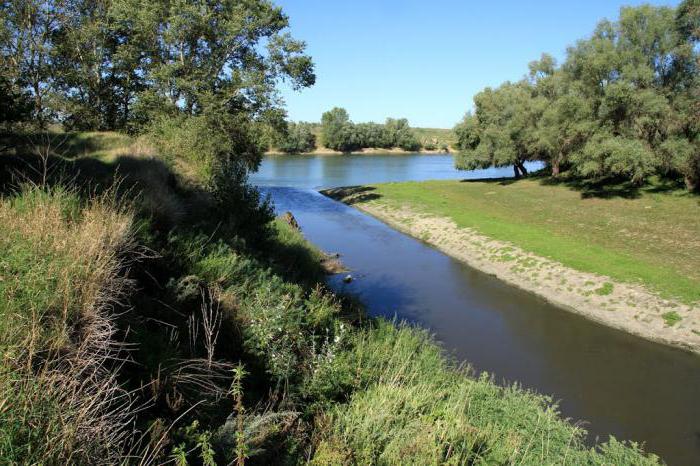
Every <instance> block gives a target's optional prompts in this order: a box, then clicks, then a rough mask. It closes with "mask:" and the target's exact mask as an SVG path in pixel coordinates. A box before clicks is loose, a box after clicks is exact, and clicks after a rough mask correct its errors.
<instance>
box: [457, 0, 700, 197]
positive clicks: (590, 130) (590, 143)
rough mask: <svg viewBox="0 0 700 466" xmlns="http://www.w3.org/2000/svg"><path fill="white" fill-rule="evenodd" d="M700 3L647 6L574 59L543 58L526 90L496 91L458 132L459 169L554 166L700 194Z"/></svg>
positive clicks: (601, 27) (606, 26)
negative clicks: (676, 184)
mask: <svg viewBox="0 0 700 466" xmlns="http://www.w3.org/2000/svg"><path fill="white" fill-rule="evenodd" d="M699 39H700V1H698V0H685V1H684V2H682V3H681V5H679V7H678V8H677V9H673V8H670V7H655V6H650V5H642V6H639V7H628V8H627V7H626V8H622V9H621V10H620V17H619V19H618V21H615V22H613V21H607V20H606V21H601V22H600V23H599V24H598V25H597V26H596V28H595V30H594V32H593V34H592V35H591V37H590V38H588V39H585V40H580V41H578V42H577V43H576V44H575V45H574V46H572V47H569V48H568V50H567V58H566V61H565V62H564V63H563V64H562V65H561V66H557V63H556V61H555V60H554V59H553V58H552V57H550V56H548V55H546V54H545V55H543V56H542V57H541V58H540V59H539V60H537V61H533V62H532V63H530V65H529V74H528V75H527V76H526V78H525V79H524V80H522V81H521V82H518V83H515V84H511V83H505V84H504V85H502V86H500V87H498V88H496V89H490V88H487V89H485V90H484V91H482V92H480V93H479V94H477V95H476V96H475V98H474V105H475V111H474V113H473V114H471V113H469V114H467V115H466V116H465V118H464V120H463V121H462V122H461V123H460V124H458V125H457V127H456V128H455V133H456V134H457V138H458V146H459V148H460V154H459V155H458V156H457V158H456V164H457V167H458V168H463V169H474V168H480V167H487V166H504V165H511V164H512V165H513V166H514V171H515V175H516V176H519V175H522V174H524V173H525V172H524V171H523V169H524V165H523V164H524V162H525V161H526V160H541V161H544V162H546V163H547V164H548V165H549V166H550V168H551V170H552V174H553V175H554V176H558V175H559V173H560V172H561V171H562V170H568V171H569V174H570V175H573V176H578V177H581V178H597V179H604V178H625V179H627V180H630V181H632V182H633V183H635V184H641V183H643V182H644V181H645V180H646V179H647V177H649V176H650V175H652V174H660V175H662V176H668V177H674V178H678V177H682V178H683V179H684V180H685V183H686V185H687V186H688V188H689V189H699V188H698V185H700V160H699V157H700V155H698V154H699V151H698V147H699V146H700V144H699V142H698V141H699V139H700V136H699V132H698V121H700V91H699V89H700V85H699V81H698V75H699V74H700V73H698V71H700V58H699V51H700V48H699V47H698V40H699Z"/></svg>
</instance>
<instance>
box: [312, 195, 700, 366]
mask: <svg viewBox="0 0 700 466" xmlns="http://www.w3.org/2000/svg"><path fill="white" fill-rule="evenodd" d="M352 192H356V191H353V190H350V191H346V190H344V189H343V188H338V189H332V190H327V191H323V192H322V193H323V194H325V195H326V196H329V197H332V198H334V199H336V200H339V201H342V202H345V203H347V204H350V205H352V206H353V207H357V208H358V209H360V210H362V211H364V212H366V213H368V214H370V215H372V216H373V217H376V218H378V219H379V220H381V221H383V222H384V223H386V224H388V225H390V226H391V227H393V228H395V229H397V230H399V231H402V232H404V233H406V234H409V235H411V236H413V237H415V238H418V239H420V240H422V241H425V242H426V243H428V244H430V245H432V246H434V247H436V248H437V249H439V250H440V251H442V252H444V253H445V254H447V255H449V256H451V257H453V258H455V259H458V260H460V261H463V262H465V263H467V264H469V265H470V266H472V267H474V268H476V269H478V270H481V271H483V272H485V273H488V274H491V275H494V276H496V277H497V278H499V279H501V280H503V281H506V282H508V283H510V284H512V285H514V286H517V287H519V288H521V289H523V290H526V291H529V292H532V293H535V294H537V295H539V296H541V297H542V298H544V299H546V300H547V301H549V302H551V303H553V304H555V305H556V306H558V307H561V308H563V309H566V310H568V311H571V312H575V313H577V314H580V315H582V316H584V317H586V318H589V319H591V320H594V321H596V322H599V323H601V324H604V325H608V326H610V327H613V328H617V329H619V330H623V331H625V332H628V333H631V334H634V335H637V336H640V337H643V338H646V339H649V340H652V341H656V342H659V343H664V344H667V345H670V346H674V347H678V348H683V349H685V350H689V351H692V352H695V353H698V354H700V308H698V307H697V306H696V307H692V306H688V305H686V304H682V303H679V302H675V301H672V300H668V299H664V298H661V297H659V296H658V295H657V294H655V293H653V292H651V291H649V290H647V289H645V288H644V287H642V286H639V285H634V284H628V283H618V282H615V281H614V280H612V279H610V278H609V277H604V276H600V275H596V274H591V273H587V272H581V271H578V270H574V269H571V268H569V267H566V266H564V265H562V264H560V263H558V262H556V261H553V260H550V259H547V258H544V257H540V256H537V255H535V254H531V253H529V252H527V251H524V250H522V249H520V248H518V247H517V246H515V245H513V244H510V243H507V242H503V241H497V240H493V239H491V238H488V237H486V236H484V235H481V234H479V233H478V232H476V231H474V230H471V229H468V228H460V227H458V226H457V225H456V224H455V223H454V222H453V221H452V220H451V219H448V218H442V217H435V216H430V215H426V214H423V213H419V212H416V211H413V210H411V208H409V207H407V206H402V207H400V208H399V207H394V206H388V205H386V204H384V203H382V202H380V201H377V200H363V201H362V202H358V201H359V200H360V199H358V198H357V197H356V196H358V194H348V193H352ZM359 196H361V194H359ZM673 312H675V313H677V314H678V315H679V316H680V317H681V318H682V320H681V321H680V322H677V323H675V324H674V325H668V323H667V320H668V314H667V313H673ZM664 314H666V315H667V317H666V318H664Z"/></svg>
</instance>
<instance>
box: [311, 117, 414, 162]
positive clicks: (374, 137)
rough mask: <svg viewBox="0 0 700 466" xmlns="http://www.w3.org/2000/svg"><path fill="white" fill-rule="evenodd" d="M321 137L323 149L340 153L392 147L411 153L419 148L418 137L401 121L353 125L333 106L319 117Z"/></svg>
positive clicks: (406, 122) (392, 120) (348, 118)
mask: <svg viewBox="0 0 700 466" xmlns="http://www.w3.org/2000/svg"><path fill="white" fill-rule="evenodd" d="M321 138H322V141H323V144H324V146H326V147H328V148H329V149H333V150H337V151H340V152H352V151H353V150H358V149H364V148H384V149H390V148H392V147H398V148H400V149H403V150H405V151H412V152H414V151H417V150H420V148H421V144H420V142H419V141H418V138H417V137H416V135H415V133H414V131H413V129H411V127H410V126H409V125H408V120H406V119H405V118H401V119H398V120H396V119H393V118H387V120H386V123H385V124H384V125H380V124H377V123H358V124H355V123H353V122H352V121H350V116H349V115H348V112H347V111H346V110H345V109H343V108H337V107H336V108H333V109H332V110H329V111H328V112H325V113H324V114H323V116H322V117H321Z"/></svg>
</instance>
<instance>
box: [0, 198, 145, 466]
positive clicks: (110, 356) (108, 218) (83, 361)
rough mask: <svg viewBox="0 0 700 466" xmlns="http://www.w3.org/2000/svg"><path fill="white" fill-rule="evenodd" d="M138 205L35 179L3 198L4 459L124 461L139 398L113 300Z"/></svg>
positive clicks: (0, 438)
mask: <svg viewBox="0 0 700 466" xmlns="http://www.w3.org/2000/svg"><path fill="white" fill-rule="evenodd" d="M131 225H132V215H131V214H130V213H129V212H127V211H120V210H119V209H116V208H115V205H114V203H113V201H112V200H110V198H109V197H108V196H104V197H102V198H99V199H95V200H94V201H93V202H91V203H90V204H89V205H82V203H81V201H80V199H79V198H78V196H76V195H75V194H73V193H71V192H69V191H66V190H64V189H54V190H50V191H48V192H47V191H46V190H43V189H40V188H38V187H29V188H27V189H26V190H24V191H23V192H22V194H21V195H19V196H17V197H14V198H10V199H5V200H2V201H0V349H1V351H2V360H1V361H0V425H2V426H3V429H2V431H1V432H0V463H3V464H8V463H46V464H58V463H73V462H87V463H92V462H95V463H102V462H112V461H118V459H119V457H120V455H121V454H122V452H123V450H124V445H125V442H126V441H127V440H128V439H129V437H130V432H129V428H128V427H129V422H130V417H131V413H132V411H133V409H132V408H133V406H132V399H131V397H130V396H129V394H128V393H126V392H124V391H123V390H122V389H121V388H120V386H119V384H118V383H117V381H116V380H115V370H114V367H115V365H118V364H119V363H118V360H117V353H118V351H119V348H118V344H116V343H115V341H116V340H115V339H114V335H115V332H116V327H115V323H114V317H113V310H114V307H115V305H117V304H119V303H120V300H121V299H122V298H123V296H124V293H125V290H126V289H127V287H128V283H127V281H126V280H125V279H124V278H122V276H121V274H120V268H121V267H122V266H123V264H122V263H121V262H120V256H121V255H122V254H123V253H124V252H125V251H126V250H128V249H129V248H130V232H131Z"/></svg>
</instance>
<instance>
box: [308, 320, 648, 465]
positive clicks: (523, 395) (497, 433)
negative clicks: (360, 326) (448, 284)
mask: <svg viewBox="0 0 700 466" xmlns="http://www.w3.org/2000/svg"><path fill="white" fill-rule="evenodd" d="M347 346H348V348H347V349H346V350H345V351H343V352H339V353H336V354H335V355H333V357H332V358H328V359H326V360H325V361H324V363H323V364H321V366H320V367H319V368H318V369H317V370H316V372H315V378H314V380H313V382H314V383H315V387H320V388H323V389H325V390H326V391H330V392H332V390H333V389H335V390H338V391H351V392H352V393H353V395H352V396H351V397H350V399H349V401H348V403H341V404H334V405H332V406H331V407H330V408H329V409H328V410H327V413H326V415H325V417H324V418H323V422H322V424H321V425H320V427H321V429H320V431H319V432H317V433H316V435H318V436H319V437H320V439H321V440H320V442H319V445H318V447H317V449H316V452H315V455H314V457H313V459H312V462H311V463H312V464H314V465H326V464H416V465H418V464H640V465H642V464H656V460H655V459H654V458H646V457H644V456H643V455H642V454H641V453H640V451H639V450H638V446H637V445H635V444H623V443H620V442H618V441H616V440H614V439H611V440H610V442H609V443H605V444H601V445H599V446H597V447H596V448H594V449H589V448H587V447H586V446H585V445H584V443H583V437H584V435H585V431H584V430H583V429H580V428H577V427H574V426H572V425H571V424H570V423H569V422H567V421H564V420H562V418H561V417H560V416H559V413H558V410H557V408H556V405H555V404H553V403H552V400H551V399H549V398H547V397H544V396H541V395H538V394H536V393H533V392H529V391H526V390H522V389H521V388H519V387H518V386H515V385H514V386H507V387H499V386H497V385H496V384H495V383H493V381H492V379H491V378H489V377H488V376H487V375H486V374H482V375H481V376H478V377H477V376H473V375H472V374H470V373H469V372H468V371H466V370H463V369H459V368H457V367H456V366H455V365H454V364H452V363H451V362H450V361H449V360H448V359H446V358H445V356H444V355H443V353H442V351H441V349H440V347H439V346H438V345H436V344H435V343H434V342H433V341H432V340H431V338H430V337H429V336H428V335H427V334H426V332H424V331H421V330H417V329H415V328H412V327H408V326H403V325H399V326H398V328H397V327H396V325H395V324H393V323H391V322H387V321H379V322H377V323H376V325H375V326H374V327H372V328H369V329H366V330H364V331H361V332H358V333H355V334H353V335H352V336H351V337H350V338H349V341H348V345H347Z"/></svg>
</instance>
